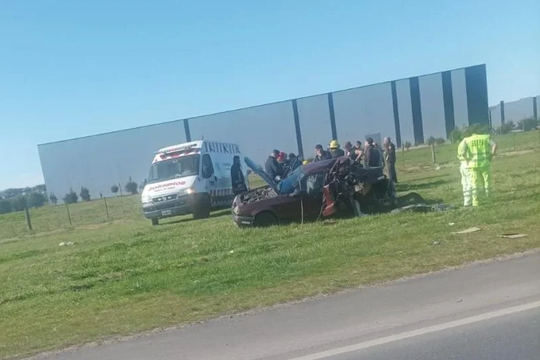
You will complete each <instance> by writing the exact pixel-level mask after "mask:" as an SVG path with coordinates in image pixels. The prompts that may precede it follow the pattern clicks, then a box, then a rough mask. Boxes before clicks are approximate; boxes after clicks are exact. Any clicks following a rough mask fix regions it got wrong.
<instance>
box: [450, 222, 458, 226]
mask: <svg viewBox="0 0 540 360" xmlns="http://www.w3.org/2000/svg"><path fill="white" fill-rule="evenodd" d="M448 225H449V226H454V225H456V223H453V222H451V223H448Z"/></svg>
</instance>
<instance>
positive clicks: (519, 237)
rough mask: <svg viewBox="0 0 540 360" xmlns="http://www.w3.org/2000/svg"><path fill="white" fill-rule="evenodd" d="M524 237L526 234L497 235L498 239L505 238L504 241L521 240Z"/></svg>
mask: <svg viewBox="0 0 540 360" xmlns="http://www.w3.org/2000/svg"><path fill="white" fill-rule="evenodd" d="M526 236H527V234H518V233H512V234H502V235H499V237H501V238H505V239H521V238H524V237H526Z"/></svg>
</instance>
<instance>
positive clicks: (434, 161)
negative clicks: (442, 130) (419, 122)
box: [431, 143, 437, 164]
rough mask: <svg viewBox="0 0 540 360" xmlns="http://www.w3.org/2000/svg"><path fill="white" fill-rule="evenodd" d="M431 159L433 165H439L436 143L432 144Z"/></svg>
mask: <svg viewBox="0 0 540 360" xmlns="http://www.w3.org/2000/svg"><path fill="white" fill-rule="evenodd" d="M431 159H432V160H433V163H434V164H436V163H437V158H436V157H435V143H432V144H431Z"/></svg>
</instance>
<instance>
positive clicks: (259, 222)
mask: <svg viewBox="0 0 540 360" xmlns="http://www.w3.org/2000/svg"><path fill="white" fill-rule="evenodd" d="M278 223H279V221H278V218H277V217H276V215H274V214H272V213H271V212H268V211H264V212H262V213H259V214H257V216H255V222H254V225H255V226H259V227H267V226H272V225H277V224H278Z"/></svg>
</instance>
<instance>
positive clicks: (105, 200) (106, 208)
mask: <svg viewBox="0 0 540 360" xmlns="http://www.w3.org/2000/svg"><path fill="white" fill-rule="evenodd" d="M103 202H104V203H105V211H106V212H107V221H109V220H111V219H110V218H109V207H108V206H107V198H106V197H103Z"/></svg>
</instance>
